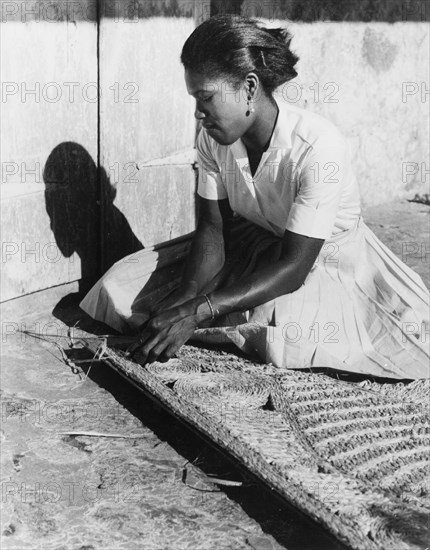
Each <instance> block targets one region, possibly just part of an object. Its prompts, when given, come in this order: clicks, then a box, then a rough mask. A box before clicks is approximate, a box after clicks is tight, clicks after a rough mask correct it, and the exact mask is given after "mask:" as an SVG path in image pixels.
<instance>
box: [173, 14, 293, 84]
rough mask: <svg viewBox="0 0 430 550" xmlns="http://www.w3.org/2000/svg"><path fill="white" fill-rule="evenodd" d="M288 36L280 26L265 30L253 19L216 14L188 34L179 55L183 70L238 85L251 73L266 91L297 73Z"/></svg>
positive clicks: (289, 36)
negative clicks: (254, 74) (222, 78)
mask: <svg viewBox="0 0 430 550" xmlns="http://www.w3.org/2000/svg"><path fill="white" fill-rule="evenodd" d="M290 42H291V35H290V34H289V32H288V31H287V30H285V29H282V28H276V29H267V28H265V27H262V26H259V24H258V22H257V21H256V20H254V19H248V18H245V17H241V16H239V15H216V16H214V17H211V18H209V19H207V20H206V21H204V22H203V23H202V24H201V25H199V26H198V27H197V28H196V29H195V30H194V32H193V33H192V34H191V35H190V36H189V37H188V39H187V41H186V42H185V44H184V47H183V49H182V54H181V62H182V63H183V65H184V67H185V69H188V70H190V71H193V72H196V73H201V74H204V75H206V76H208V77H209V78H220V77H226V78H228V79H229V80H230V81H231V82H232V83H233V84H234V85H236V86H237V85H239V83H240V82H242V81H243V79H244V78H245V76H246V75H247V74H248V73H249V72H255V73H256V74H257V75H258V77H259V78H260V81H261V83H262V86H263V89H264V91H265V92H266V93H267V94H272V93H273V91H274V90H275V88H277V87H278V86H280V85H281V84H284V82H287V81H288V80H291V79H292V78H294V77H295V76H297V72H296V70H295V69H294V65H295V64H296V63H297V61H298V60H299V58H298V57H297V56H296V55H295V54H294V53H293V52H292V51H291V50H290Z"/></svg>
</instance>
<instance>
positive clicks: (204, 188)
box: [196, 128, 227, 200]
mask: <svg viewBox="0 0 430 550" xmlns="http://www.w3.org/2000/svg"><path fill="white" fill-rule="evenodd" d="M209 139H210V138H209V136H208V135H207V133H206V132H205V130H204V129H203V128H202V130H201V131H200V133H199V135H198V136H197V142H196V149H197V164H198V169H199V180H198V186H197V193H198V194H199V195H200V196H201V197H203V198H204V199H209V200H221V199H226V198H227V191H226V188H225V185H224V182H223V180H222V177H221V173H220V171H219V168H218V165H217V163H216V161H215V159H214V158H213V153H212V147H211V144H210V142H209Z"/></svg>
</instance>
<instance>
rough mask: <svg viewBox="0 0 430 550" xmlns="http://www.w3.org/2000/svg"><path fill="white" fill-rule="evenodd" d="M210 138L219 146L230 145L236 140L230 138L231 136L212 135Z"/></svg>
mask: <svg viewBox="0 0 430 550" xmlns="http://www.w3.org/2000/svg"><path fill="white" fill-rule="evenodd" d="M211 137H212V138H213V139H214V140H215V141H216V142H217V143H219V144H220V145H232V144H233V143H234V142H235V141H237V138H232V137H231V136H230V137H229V136H222V135H221V136H220V135H214V134H212V136H211Z"/></svg>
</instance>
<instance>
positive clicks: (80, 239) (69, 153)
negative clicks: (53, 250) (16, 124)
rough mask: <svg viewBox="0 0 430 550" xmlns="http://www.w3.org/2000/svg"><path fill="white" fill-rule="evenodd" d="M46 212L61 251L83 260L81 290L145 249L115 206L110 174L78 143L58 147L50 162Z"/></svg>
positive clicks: (47, 174) (44, 176) (47, 178)
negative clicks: (119, 262)
mask: <svg viewBox="0 0 430 550" xmlns="http://www.w3.org/2000/svg"><path fill="white" fill-rule="evenodd" d="M43 179H44V182H45V203H46V211H47V213H48V215H49V218H50V221H51V229H52V231H53V233H54V236H55V240H56V242H57V245H58V248H59V249H60V251H61V253H62V254H63V256H65V257H66V258H70V257H71V256H72V255H73V254H74V253H76V254H77V255H78V256H79V258H80V261H81V280H80V282H79V291H80V293H81V292H86V291H87V290H88V289H89V288H90V287H91V285H92V284H93V283H94V282H95V281H96V280H97V279H98V278H99V277H100V276H101V275H102V274H103V273H104V272H105V271H106V270H107V269H109V267H110V266H111V265H113V264H114V263H115V262H116V261H118V260H120V259H121V258H123V257H124V256H127V255H128V254H131V253H133V252H136V251H137V250H141V249H142V248H143V245H142V243H141V242H140V241H139V239H138V238H137V237H136V236H135V234H134V233H133V231H132V229H131V227H130V225H129V223H128V222H127V220H126V218H125V216H124V215H123V214H122V213H121V212H120V211H119V210H118V208H116V206H115V205H114V204H113V202H114V199H115V195H116V189H115V187H114V186H113V185H112V184H111V183H110V181H109V178H108V176H107V174H106V171H105V170H104V169H103V168H100V169H97V165H96V163H95V162H94V160H93V159H92V158H91V155H90V154H89V153H88V151H86V149H84V147H82V146H81V145H79V144H78V143H74V142H64V143H60V144H59V145H57V146H56V147H55V148H54V149H53V150H52V152H51V154H50V155H49V157H48V160H47V162H46V165H45V168H44V172H43Z"/></svg>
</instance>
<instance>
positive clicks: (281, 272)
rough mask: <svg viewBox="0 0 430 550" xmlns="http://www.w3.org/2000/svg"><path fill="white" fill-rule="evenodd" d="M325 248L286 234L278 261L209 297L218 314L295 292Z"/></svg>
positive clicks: (317, 240) (310, 238) (322, 241)
mask: <svg viewBox="0 0 430 550" xmlns="http://www.w3.org/2000/svg"><path fill="white" fill-rule="evenodd" d="M323 244H324V239H315V238H312V237H305V236H304V235H299V234H297V233H292V232H291V231H285V234H284V238H283V243H282V254H281V257H280V259H279V260H278V261H276V262H275V263H273V264H269V265H267V266H265V267H262V268H260V269H258V270H256V271H255V272H254V273H252V274H251V275H249V276H247V277H245V278H244V279H242V280H241V281H238V282H237V283H235V284H233V285H231V286H229V287H228V288H221V289H219V290H215V291H213V292H211V293H210V294H209V295H208V297H209V299H210V301H211V302H212V306H213V309H214V311H215V314H216V315H224V314H226V313H230V312H232V311H246V310H248V309H251V308H253V307H256V306H258V305H260V304H264V303H266V302H269V301H270V300H273V299H274V298H276V297H278V296H281V295H283V294H288V293H290V292H294V291H295V290H297V289H298V288H300V287H301V286H302V284H303V283H304V282H305V279H306V277H307V275H308V274H309V271H310V270H311V267H312V266H313V264H314V262H315V260H316V259H317V257H318V254H319V252H320V250H321V247H322V245H323Z"/></svg>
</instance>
